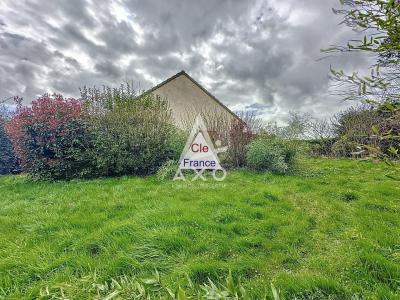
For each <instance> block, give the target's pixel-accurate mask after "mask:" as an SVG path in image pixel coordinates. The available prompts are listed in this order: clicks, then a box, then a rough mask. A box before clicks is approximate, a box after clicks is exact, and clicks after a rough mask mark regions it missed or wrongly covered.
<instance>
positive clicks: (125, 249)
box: [0, 159, 400, 299]
mask: <svg viewBox="0 0 400 300" xmlns="http://www.w3.org/2000/svg"><path fill="white" fill-rule="evenodd" d="M302 164H303V165H304V166H303V169H302V171H301V174H298V175H290V176H278V175H272V174H269V173H255V172H250V171H244V170H243V171H242V170H238V171H231V172H228V175H227V178H226V180H225V181H222V182H215V181H213V180H209V181H207V182H201V181H195V182H190V181H186V182H176V181H175V182H173V181H162V182H160V181H158V180H157V178H156V177H143V178H140V177H129V176H125V177H118V178H105V179H95V180H73V181H69V182H32V181H30V180H29V179H28V178H27V177H26V176H24V175H17V176H3V177H0V204H1V206H0V245H1V247H0V299H32V298H38V297H40V296H41V295H43V291H45V290H46V289H47V291H48V292H49V297H48V299H51V297H50V296H51V295H53V296H55V295H57V296H58V297H60V298H62V295H63V297H65V299H67V298H68V299H93V298H96V293H98V292H99V291H98V289H97V290H96V289H94V286H95V285H94V284H96V283H102V282H103V283H104V282H107V281H110V280H111V279H116V278H119V277H120V276H123V275H127V276H135V277H137V278H141V279H145V278H150V277H152V276H154V273H155V272H158V273H159V274H160V278H161V281H162V283H163V285H164V286H166V287H169V288H170V289H172V290H175V289H177V288H178V286H181V287H183V288H185V287H186V286H187V285H188V282H192V283H193V284H194V285H195V286H200V285H202V284H205V283H207V282H208V278H210V279H211V280H212V281H213V282H223V281H224V279H225V278H226V276H227V275H228V273H229V272H231V273H232V276H233V278H234V279H235V280H240V282H241V284H242V285H243V287H244V288H245V289H246V291H247V292H248V294H249V296H250V297H251V298H252V299H258V298H261V297H263V296H264V295H265V294H266V295H267V297H270V298H272V294H271V288H270V285H271V283H273V284H274V286H275V287H276V288H277V289H279V290H280V291H281V295H282V296H284V297H286V298H287V299H292V298H294V297H297V299H349V298H350V297H352V296H353V297H355V296H359V297H360V298H359V299H398V298H399V297H400V267H399V265H400V242H399V241H400V219H399V213H400V206H399V200H400V187H399V185H396V183H395V182H394V181H392V180H391V179H389V178H387V177H386V176H385V172H386V170H387V169H386V168H387V167H386V165H385V164H384V163H378V162H372V161H355V160H339V159H308V160H305V161H304V162H303V163H302ZM97 296H98V295H97ZM385 297H386V298H385ZM43 298H46V297H43ZM96 299H103V298H96ZM104 299H106V296H104ZM110 299H111V298H110Z"/></svg>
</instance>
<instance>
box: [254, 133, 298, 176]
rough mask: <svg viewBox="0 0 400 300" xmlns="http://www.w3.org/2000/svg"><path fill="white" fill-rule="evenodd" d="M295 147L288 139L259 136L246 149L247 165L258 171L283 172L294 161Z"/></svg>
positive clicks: (288, 168)
mask: <svg viewBox="0 0 400 300" xmlns="http://www.w3.org/2000/svg"><path fill="white" fill-rule="evenodd" d="M296 152H297V151H296V148H295V147H294V145H293V144H292V143H291V142H289V141H284V140H280V139H277V138H273V137H267V136H263V137H259V138H257V139H255V140H253V141H252V142H250V144H249V146H248V149H247V156H246V158H247V166H248V167H249V168H251V169H255V170H259V171H271V172H273V173H277V174H285V173H288V172H289V171H291V170H292V169H293V167H294V163H295V155H296Z"/></svg>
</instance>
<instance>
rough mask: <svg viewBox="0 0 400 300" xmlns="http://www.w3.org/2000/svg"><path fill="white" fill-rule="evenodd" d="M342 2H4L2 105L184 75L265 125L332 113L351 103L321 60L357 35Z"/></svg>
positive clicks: (352, 60) (342, 59)
mask: <svg viewBox="0 0 400 300" xmlns="http://www.w3.org/2000/svg"><path fill="white" fill-rule="evenodd" d="M339 5H340V4H339V1H337V0H325V1H321V0H296V1H295V0H252V1H239V0H205V1H194V0H191V1H182V0H172V1H159V0H149V1H141V0H112V1H83V0H73V1H72V0H69V1H63V0H55V1H50V0H49V1H43V0H31V1H11V0H3V1H1V2H0V12H1V14H0V15H1V18H0V99H5V98H8V97H11V96H14V95H20V96H23V97H24V99H25V102H26V103H29V102H30V101H31V100H33V99H34V98H35V97H37V96H38V95H40V94H43V93H46V92H56V93H63V94H65V95H66V96H72V97H78V96H79V87H82V86H84V85H89V86H90V85H103V84H107V85H119V84H120V83H121V82H124V81H127V80H128V81H130V82H131V81H132V82H134V84H135V85H136V88H137V89H141V90H142V89H147V88H149V87H151V86H152V85H155V84H157V83H159V82H160V81H162V80H164V79H166V78H167V77H169V76H171V75H173V74H175V73H177V72H178V71H180V70H182V69H184V70H186V71H187V72H188V73H189V74H190V75H191V76H193V77H194V78H196V79H197V80H198V81H199V82H201V83H202V84H203V85H204V86H205V87H206V88H208V89H209V90H210V91H211V92H212V93H213V94H214V95H216V96H217V97H218V98H219V99H220V100H221V101H222V102H224V104H226V105H227V106H228V107H230V108H232V109H234V110H236V111H237V110H241V109H253V110H254V109H258V111H259V114H260V115H262V116H263V117H265V118H266V119H270V120H272V119H276V120H284V119H285V117H287V115H288V113H289V111H301V112H308V113H311V114H314V115H317V116H327V115H328V114H331V113H333V112H335V111H337V110H339V109H340V108H341V107H343V106H344V105H345V104H343V103H342V102H341V101H340V99H338V98H337V97H335V96H333V95H331V94H330V93H329V78H328V73H329V65H330V64H333V65H335V66H338V67H342V68H345V69H347V70H357V69H360V68H364V67H365V66H366V65H367V63H368V58H364V57H360V56H338V57H331V58H328V59H324V60H319V58H321V57H322V56H323V55H322V54H321V53H320V49H321V48H324V47H328V46H330V45H331V44H339V43H343V42H344V41H346V40H347V39H349V38H351V37H353V36H354V33H353V32H351V31H350V30H349V29H347V28H344V27H343V26H339V25H338V24H339V23H340V17H338V16H335V15H334V14H333V13H332V11H331V8H332V7H338V6H339Z"/></svg>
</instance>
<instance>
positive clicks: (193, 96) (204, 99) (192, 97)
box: [153, 74, 234, 128]
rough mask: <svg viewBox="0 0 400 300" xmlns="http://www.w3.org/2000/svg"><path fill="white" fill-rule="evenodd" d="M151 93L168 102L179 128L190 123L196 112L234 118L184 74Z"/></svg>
mask: <svg viewBox="0 0 400 300" xmlns="http://www.w3.org/2000/svg"><path fill="white" fill-rule="evenodd" d="M153 94H154V95H158V96H160V97H161V98H165V99H166V100H167V101H168V102H169V105H170V107H171V110H172V116H173V118H174V120H175V122H176V124H177V126H179V127H181V128H185V127H186V126H187V124H188V122H189V123H191V122H192V121H193V120H194V118H195V117H196V115H197V114H198V113H205V114H210V113H215V115H216V116H218V117H219V118H227V119H229V120H232V119H233V118H234V117H233V116H232V114H231V113H230V112H229V111H227V110H226V109H225V108H224V107H223V106H221V105H220V104H219V103H218V102H216V101H215V100H214V99H213V98H211V97H210V96H209V95H208V94H207V93H205V92H204V91H203V90H202V89H201V88H199V87H198V86H197V85H196V84H195V83H194V82H193V81H191V80H190V79H189V78H188V77H186V76H185V75H184V74H182V75H180V76H178V77H176V78H174V79H173V80H171V81H169V82H167V83H165V84H164V85H162V86H160V87H159V88H158V89H156V90H154V91H153ZM222 116H224V117H222Z"/></svg>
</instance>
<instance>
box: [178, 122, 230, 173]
mask: <svg viewBox="0 0 400 300" xmlns="http://www.w3.org/2000/svg"><path fill="white" fill-rule="evenodd" d="M216 153H217V152H216V151H215V149H214V145H213V143H212V141H211V139H210V136H209V135H208V132H207V128H206V126H205V124H204V122H203V120H202V118H201V116H200V115H198V116H197V117H196V120H195V123H194V125H193V128H192V131H191V133H190V135H189V138H188V140H187V143H186V146H185V148H184V150H183V152H182V155H181V157H180V159H179V169H180V170H182V169H189V170H199V169H207V170H220V169H222V167H221V164H220V162H219V159H218V156H217V154H216Z"/></svg>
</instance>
